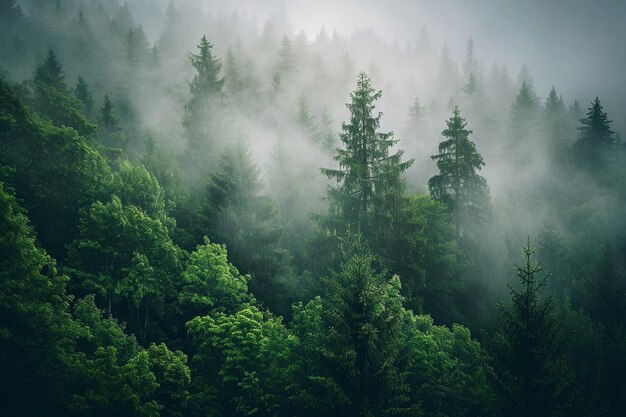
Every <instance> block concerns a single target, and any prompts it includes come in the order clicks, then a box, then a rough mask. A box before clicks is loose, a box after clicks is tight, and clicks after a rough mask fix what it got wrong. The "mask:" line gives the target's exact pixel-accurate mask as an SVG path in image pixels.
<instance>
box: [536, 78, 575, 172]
mask: <svg viewBox="0 0 626 417" xmlns="http://www.w3.org/2000/svg"><path fill="white" fill-rule="evenodd" d="M542 122H543V124H544V129H545V133H546V135H547V138H548V141H549V143H548V144H547V147H548V151H549V153H550V157H551V158H552V159H553V161H554V162H556V163H560V162H563V161H564V158H563V157H562V155H564V154H565V152H564V151H565V150H566V149H567V141H568V138H569V137H570V136H571V135H570V133H571V132H570V129H569V123H568V120H567V109H566V108H565V102H564V101H563V97H561V96H560V95H558V94H557V92H556V89H555V88H554V86H553V87H552V89H551V90H550V93H549V94H548V98H546V102H545V105H544V114H543V120H542Z"/></svg>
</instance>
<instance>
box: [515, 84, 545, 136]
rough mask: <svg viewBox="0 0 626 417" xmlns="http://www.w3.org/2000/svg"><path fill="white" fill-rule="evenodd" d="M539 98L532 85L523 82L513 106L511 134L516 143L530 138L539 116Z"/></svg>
mask: <svg viewBox="0 0 626 417" xmlns="http://www.w3.org/2000/svg"><path fill="white" fill-rule="evenodd" d="M539 108H540V104H539V98H538V97H537V94H536V93H535V90H534V89H533V87H532V84H530V83H528V82H526V81H522V86H521V87H520V90H519V92H518V94H517V96H516V97H515V102H514V103H513V105H512V106H511V133H512V137H513V139H515V140H516V141H519V140H523V139H526V138H528V137H529V136H530V135H531V133H532V132H533V130H534V128H535V126H536V122H537V116H538V115H539Z"/></svg>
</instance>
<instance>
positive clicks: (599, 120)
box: [574, 97, 616, 175]
mask: <svg viewBox="0 0 626 417" xmlns="http://www.w3.org/2000/svg"><path fill="white" fill-rule="evenodd" d="M612 122H613V121H612V120H609V118H608V116H607V114H606V112H604V108H603V107H602V104H600V99H599V98H598V97H596V99H595V100H594V101H593V102H591V106H590V107H589V108H587V117H585V118H583V119H580V123H581V124H582V126H580V127H579V128H578V132H579V134H578V140H577V142H576V143H575V144H574V158H575V160H576V162H577V163H578V164H579V165H580V166H582V167H583V168H584V169H587V170H594V169H597V170H599V171H602V170H603V168H605V167H606V166H605V165H606V163H607V162H608V161H607V160H606V158H607V156H608V155H607V152H606V150H607V149H608V148H609V147H610V146H611V145H613V144H615V142H616V139H615V132H613V131H612V130H611V123H612ZM598 174H600V175H602V174H601V173H600V172H598Z"/></svg>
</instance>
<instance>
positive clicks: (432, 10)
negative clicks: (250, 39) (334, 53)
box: [213, 0, 626, 127]
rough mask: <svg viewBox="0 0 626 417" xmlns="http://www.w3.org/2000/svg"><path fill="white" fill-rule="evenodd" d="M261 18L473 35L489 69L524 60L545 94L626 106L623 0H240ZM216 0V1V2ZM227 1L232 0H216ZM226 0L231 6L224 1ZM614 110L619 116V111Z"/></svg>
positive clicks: (397, 32) (314, 26)
mask: <svg viewBox="0 0 626 417" xmlns="http://www.w3.org/2000/svg"><path fill="white" fill-rule="evenodd" d="M235 3H236V4H237V5H238V6H237V7H238V8H239V9H240V10H247V12H248V13H249V14H253V15H256V16H258V17H259V20H260V21H261V22H262V19H264V18H266V17H267V16H269V15H270V14H272V13H276V11H277V10H279V8H280V7H281V5H282V7H284V9H285V10H286V12H287V14H288V16H289V19H290V21H291V22H292V24H293V26H294V30H305V31H306V32H307V33H308V34H309V35H311V36H313V35H314V34H315V33H317V31H318V30H319V29H320V28H321V27H322V26H325V27H326V28H327V29H328V30H329V31H332V30H333V29H337V30H338V31H339V32H340V33H342V34H343V35H345V36H349V35H350V34H351V33H352V32H353V31H354V30H355V29H357V28H364V27H372V28H374V29H375V30H376V31H377V32H379V33H380V34H381V35H382V36H383V37H384V38H385V39H387V40H389V41H392V40H394V39H397V40H398V41H399V42H400V44H401V45H404V44H405V43H406V42H407V41H414V40H415V39H417V36H418V34H419V31H420V29H421V28H422V26H426V28H427V29H428V31H429V32H430V33H431V35H432V38H433V41H434V42H435V44H436V45H440V44H441V42H443V41H444V40H445V41H446V42H448V44H449V45H450V46H451V48H452V50H453V52H454V53H455V55H456V56H457V57H461V56H462V55H463V53H464V48H465V43H466V41H467V39H468V38H469V37H470V36H472V37H473V38H474V40H475V43H476V52H477V54H478V55H479V57H480V58H481V60H482V61H483V64H484V65H485V67H486V69H489V68H490V66H491V64H492V63H493V62H494V61H497V62H506V63H507V65H508V67H509V68H510V70H511V72H512V75H513V76H515V75H516V72H517V71H518V69H519V67H520V66H521V65H522V64H523V63H524V62H526V63H527V64H528V65H529V66H530V67H531V70H532V73H533V76H534V78H535V82H536V87H537V89H538V92H539V94H540V95H541V96H545V95H546V94H547V91H548V90H549V88H550V87H551V86H552V85H553V84H554V85H555V86H556V87H557V90H558V91H559V92H562V93H563V94H564V95H565V96H566V99H567V100H568V101H570V100H571V99H573V98H574V97H577V98H579V99H580V100H581V102H582V104H583V105H584V106H586V105H587V103H588V102H589V101H590V100H591V99H592V98H593V97H595V95H599V96H600V97H601V99H603V102H604V103H605V107H606V109H607V110H608V111H609V114H610V115H611V117H613V118H614V119H619V120H616V122H617V123H619V126H621V127H623V126H624V122H623V121H622V120H621V119H622V114H624V110H623V109H626V0H586V1H583V0H437V1H434V0H385V1H383V0H316V1H310V0H308V1H307V0H290V1H281V0H265V1H253V0H239V1H237V2H235ZM216 4H217V3H216V2H213V5H214V7H215V5H216ZM219 4H220V7H232V4H233V3H232V2H228V3H226V2H219ZM226 4H229V6H226ZM618 115H619V117H618Z"/></svg>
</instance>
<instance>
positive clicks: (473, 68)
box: [463, 38, 478, 77]
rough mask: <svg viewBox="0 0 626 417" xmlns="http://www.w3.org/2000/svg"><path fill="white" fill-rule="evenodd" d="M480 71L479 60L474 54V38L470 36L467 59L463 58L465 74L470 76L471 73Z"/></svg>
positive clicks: (466, 53)
mask: <svg viewBox="0 0 626 417" xmlns="http://www.w3.org/2000/svg"><path fill="white" fill-rule="evenodd" d="M477 71H478V62H477V61H476V57H475V56H474V39H472V38H469V40H468V41H467V46H466V52H465V60H463V74H464V75H465V76H466V77H469V75H470V74H472V73H474V74H475V73H476V72H477Z"/></svg>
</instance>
